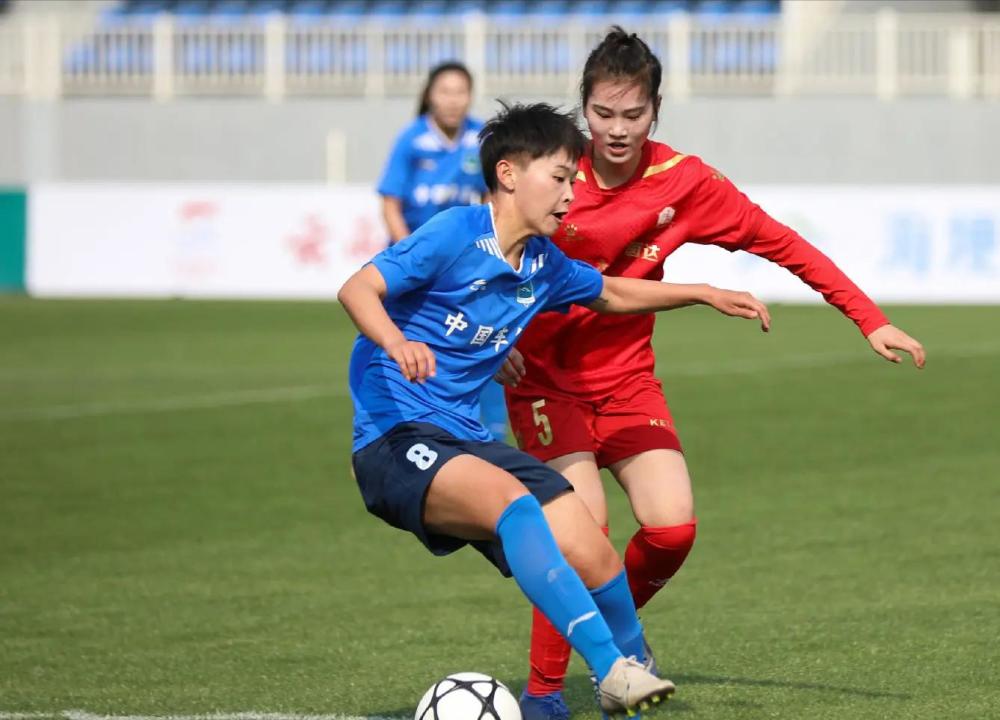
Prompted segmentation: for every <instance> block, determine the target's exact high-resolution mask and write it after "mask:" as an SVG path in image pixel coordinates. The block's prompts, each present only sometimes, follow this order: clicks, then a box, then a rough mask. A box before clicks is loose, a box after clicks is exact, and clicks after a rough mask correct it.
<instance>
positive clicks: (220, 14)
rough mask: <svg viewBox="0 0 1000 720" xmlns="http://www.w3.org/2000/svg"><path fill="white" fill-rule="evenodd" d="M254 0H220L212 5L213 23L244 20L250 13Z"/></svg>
mask: <svg viewBox="0 0 1000 720" xmlns="http://www.w3.org/2000/svg"><path fill="white" fill-rule="evenodd" d="M252 5H253V2H252V0H218V2H216V3H215V5H214V6H212V14H211V16H210V17H211V20H212V22H213V23H217V24H226V23H231V22H244V21H245V20H246V19H247V16H248V15H249V14H250V7H251V6H252Z"/></svg>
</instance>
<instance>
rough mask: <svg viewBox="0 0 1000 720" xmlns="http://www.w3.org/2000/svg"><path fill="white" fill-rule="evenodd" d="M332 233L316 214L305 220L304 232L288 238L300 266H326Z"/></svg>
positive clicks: (311, 214)
mask: <svg viewBox="0 0 1000 720" xmlns="http://www.w3.org/2000/svg"><path fill="white" fill-rule="evenodd" d="M329 241H330V231H329V229H328V228H327V226H326V225H325V224H324V223H323V221H322V220H320V218H319V216H318V215H317V214H315V213H310V214H309V215H307V216H306V218H305V228H304V229H303V230H302V232H299V233H295V234H293V235H289V236H288V247H289V249H290V250H291V252H292V254H293V255H294V256H295V259H296V261H297V262H298V263H299V265H326V260H327V256H326V244H327V243H328V242H329Z"/></svg>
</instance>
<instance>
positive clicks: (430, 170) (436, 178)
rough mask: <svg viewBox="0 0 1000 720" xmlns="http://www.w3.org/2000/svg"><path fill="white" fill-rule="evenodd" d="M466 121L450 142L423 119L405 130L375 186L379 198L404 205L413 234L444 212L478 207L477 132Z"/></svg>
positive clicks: (476, 123) (480, 192)
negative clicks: (466, 206) (460, 207)
mask: <svg viewBox="0 0 1000 720" xmlns="http://www.w3.org/2000/svg"><path fill="white" fill-rule="evenodd" d="M482 127H483V124H482V123H481V122H479V121H478V120H473V119H471V118H466V119H465V123H464V124H463V126H462V129H461V130H459V131H458V135H457V136H456V138H455V141H454V142H451V141H449V140H448V139H447V138H446V137H445V136H444V135H442V134H441V131H440V130H438V129H437V128H435V127H434V126H433V125H432V124H431V123H430V122H429V119H428V117H427V116H426V115H421V116H420V117H418V118H417V119H416V120H414V121H413V122H412V123H411V124H410V126H409V127H408V128H406V130H404V131H403V132H402V133H401V134H400V136H399V138H398V139H397V140H396V144H395V146H393V148H392V154H391V155H390V156H389V160H388V162H387V163H386V166H385V170H384V171H383V173H382V179H381V180H380V181H379V184H378V192H379V194H380V195H391V196H392V197H397V198H399V199H400V200H401V201H402V206H403V218H404V219H405V220H406V225H407V227H409V228H410V232H413V231H414V230H416V229H417V228H418V227H420V226H421V225H423V224H424V223H425V222H427V221H428V220H430V219H431V218H432V217H434V216H435V215H437V214H438V213H439V212H441V211H442V210H447V209H448V208H451V207H456V206H459V205H471V204H472V203H478V202H479V198H480V197H481V196H482V195H484V194H485V193H486V183H485V181H484V180H483V172H482V169H481V168H480V166H479V130H480V129H481V128H482Z"/></svg>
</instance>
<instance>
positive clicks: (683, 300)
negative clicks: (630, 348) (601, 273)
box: [587, 276, 771, 332]
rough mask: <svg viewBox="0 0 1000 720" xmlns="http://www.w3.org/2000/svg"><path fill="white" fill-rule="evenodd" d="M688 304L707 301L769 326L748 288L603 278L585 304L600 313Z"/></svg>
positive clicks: (763, 307)
mask: <svg viewBox="0 0 1000 720" xmlns="http://www.w3.org/2000/svg"><path fill="white" fill-rule="evenodd" d="M689 305H710V306H711V307H714V308H715V309H716V310H718V311H719V312H721V313H722V314H723V315H732V316H733V317H742V318H747V319H749V320H755V319H757V320H760V327H761V329H762V330H763V331H764V332H767V331H768V330H770V329H771V315H770V314H769V313H768V311H767V306H766V305H765V304H764V303H762V302H761V301H760V300H758V299H757V298H755V297H754V296H753V295H751V294H750V293H748V292H737V291H735V290H722V289H721V288H717V287H712V286H711V285H681V284H678V283H664V282H658V281H656V280H638V279H636V278H623V277H608V276H606V277H605V278H604V289H603V290H602V291H601V295H600V297H599V298H597V300H594V301H593V302H592V303H590V305H588V306H587V307H589V308H590V309H591V310H594V311H596V312H600V313H613V314H619V313H649V312H659V311H661V310H673V309H675V308H681V307H687V306H689Z"/></svg>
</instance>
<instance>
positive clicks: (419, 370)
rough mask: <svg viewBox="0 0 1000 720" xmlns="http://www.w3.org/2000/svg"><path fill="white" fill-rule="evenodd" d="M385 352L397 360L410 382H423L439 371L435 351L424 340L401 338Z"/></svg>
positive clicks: (404, 375)
mask: <svg viewBox="0 0 1000 720" xmlns="http://www.w3.org/2000/svg"><path fill="white" fill-rule="evenodd" d="M385 353H386V355H388V356H389V357H391V358H392V359H393V360H395V361H396V364H397V365H399V369H400V370H402V371H403V377H405V378H406V379H407V380H409V381H410V382H414V381H416V382H419V383H422V382H425V381H426V380H427V378H429V377H434V375H435V374H436V373H437V361H436V360H435V359H434V353H433V352H431V349H430V348H429V347H427V346H426V345H425V344H424V343H422V342H414V341H412V340H400V341H399V342H396V343H393V344H392V345H388V346H386V348H385Z"/></svg>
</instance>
